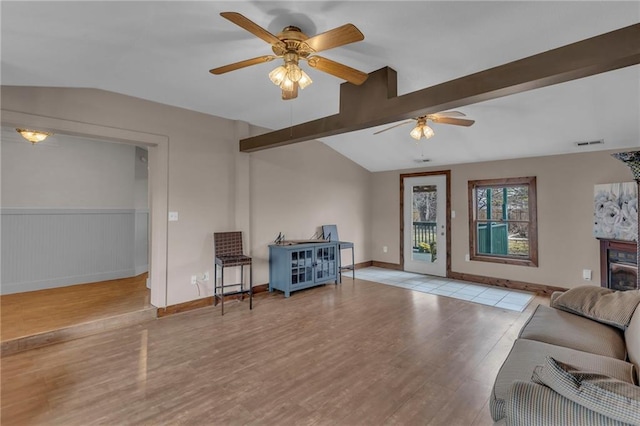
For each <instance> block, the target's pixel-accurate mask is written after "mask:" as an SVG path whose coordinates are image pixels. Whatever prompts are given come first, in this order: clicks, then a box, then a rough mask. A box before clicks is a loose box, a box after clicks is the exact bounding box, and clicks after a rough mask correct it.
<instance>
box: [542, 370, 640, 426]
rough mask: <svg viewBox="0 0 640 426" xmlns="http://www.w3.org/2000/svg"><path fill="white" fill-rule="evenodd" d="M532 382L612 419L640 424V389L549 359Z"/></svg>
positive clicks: (630, 384)
mask: <svg viewBox="0 0 640 426" xmlns="http://www.w3.org/2000/svg"><path fill="white" fill-rule="evenodd" d="M531 380H532V381H533V382H535V383H538V384H542V385H545V386H547V387H549V388H551V389H553V390H554V391H555V392H557V393H559V394H560V395H562V396H564V397H565V398H567V399H570V400H571V401H573V402H575V403H577V404H580V405H582V406H583V407H586V408H588V409H590V410H592V411H595V412H597V413H600V414H603V415H605V416H607V417H610V418H612V419H615V420H618V421H621V422H625V423H631V424H634V425H636V424H640V387H638V386H635V385H634V384H632V383H627V382H623V381H621V380H618V379H614V378H612V377H609V376H605V375H603V374H600V373H592V372H587V371H579V370H576V369H575V368H574V367H571V366H569V365H567V364H564V363H561V362H559V361H556V360H555V359H553V358H551V357H546V362H545V364H544V365H539V366H537V367H536V368H535V370H534V372H533V376H532V377H531Z"/></svg>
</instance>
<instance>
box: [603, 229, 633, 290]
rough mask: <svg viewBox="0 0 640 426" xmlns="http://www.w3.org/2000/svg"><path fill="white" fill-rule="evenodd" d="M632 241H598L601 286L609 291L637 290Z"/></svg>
mask: <svg viewBox="0 0 640 426" xmlns="http://www.w3.org/2000/svg"><path fill="white" fill-rule="evenodd" d="M636 256H637V254H636V244H635V242H633V241H615V240H600V261H601V269H602V274H601V278H602V279H601V283H600V284H601V286H602V287H607V288H610V289H611V290H636V289H637V288H638V261H637V259H636Z"/></svg>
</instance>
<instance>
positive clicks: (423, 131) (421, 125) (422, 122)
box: [409, 117, 435, 141]
mask: <svg viewBox="0 0 640 426" xmlns="http://www.w3.org/2000/svg"><path fill="white" fill-rule="evenodd" d="M433 135H435V132H434V131H433V129H432V128H431V127H429V126H428V125H427V119H426V118H424V117H420V118H418V123H417V124H416V127H414V128H413V130H411V132H410V133H409V136H411V137H412V138H414V139H415V140H417V141H419V140H420V139H422V138H425V139H430V138H432V137H433Z"/></svg>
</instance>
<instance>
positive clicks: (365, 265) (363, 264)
mask: <svg viewBox="0 0 640 426" xmlns="http://www.w3.org/2000/svg"><path fill="white" fill-rule="evenodd" d="M370 266H373V261H371V260H370V261H368V262H360V263H356V266H355V269H362V268H368V267H370Z"/></svg>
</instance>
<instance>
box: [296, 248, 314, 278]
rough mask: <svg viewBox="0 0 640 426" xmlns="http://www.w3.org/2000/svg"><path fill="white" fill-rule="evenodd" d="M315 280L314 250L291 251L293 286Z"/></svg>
mask: <svg viewBox="0 0 640 426" xmlns="http://www.w3.org/2000/svg"><path fill="white" fill-rule="evenodd" d="M310 282H313V250H312V249H310V248H309V249H303V250H293V251H292V252H291V287H295V286H299V285H301V284H307V283H310Z"/></svg>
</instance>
